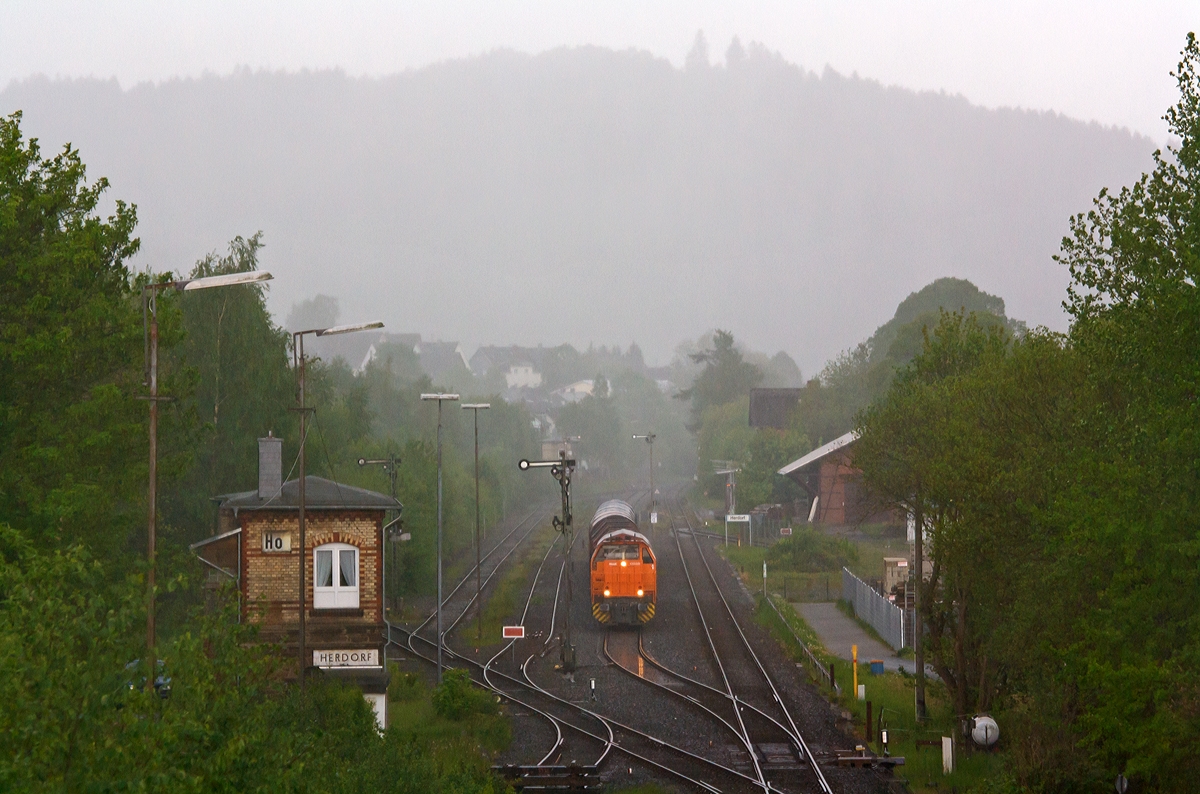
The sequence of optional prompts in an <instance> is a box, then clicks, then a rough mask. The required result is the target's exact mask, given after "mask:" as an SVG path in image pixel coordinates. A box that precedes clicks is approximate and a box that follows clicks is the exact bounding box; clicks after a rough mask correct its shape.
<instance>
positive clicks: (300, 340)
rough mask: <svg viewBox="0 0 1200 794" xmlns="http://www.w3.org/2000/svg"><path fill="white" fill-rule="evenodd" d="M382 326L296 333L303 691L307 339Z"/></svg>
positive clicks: (301, 671) (335, 328)
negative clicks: (298, 390)
mask: <svg viewBox="0 0 1200 794" xmlns="http://www.w3.org/2000/svg"><path fill="white" fill-rule="evenodd" d="M382 327H383V323H381V322H372V323H355V324H353V325H335V326H333V327H332V328H310V329H309V330H307V331H294V332H292V364H293V365H294V366H295V367H296V373H297V377H298V378H299V381H300V395H299V396H300V405H299V407H298V408H296V409H295V410H296V411H298V412H299V413H300V460H299V465H300V482H299V486H300V489H299V490H300V493H299V497H300V515H299V524H300V642H299V649H300V689H301V690H303V689H304V670H305V668H307V667H308V665H307V664H305V661H306V659H305V652H306V649H305V647H304V645H305V640H306V639H307V628H308V624H307V621H306V620H305V617H304V607H305V601H306V600H307V599H306V595H307V587H306V586H307V577H306V576H305V572H306V571H307V569H308V566H307V565H306V564H305V563H306V562H307V554H308V550H307V548H306V547H305V540H306V538H305V521H304V480H305V477H306V473H305V469H304V465H305V460H304V442H305V441H307V440H308V414H309V412H310V411H312V410H314V409H312V408H308V407H306V406H305V405H304V391H305V389H304V387H305V383H304V376H305V362H306V359H305V357H304V337H305V336H306V335H308V334H312V335H313V336H337V335H338V334H352V333H354V332H355V331H369V330H371V329H372V328H382Z"/></svg>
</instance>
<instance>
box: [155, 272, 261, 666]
mask: <svg viewBox="0 0 1200 794" xmlns="http://www.w3.org/2000/svg"><path fill="white" fill-rule="evenodd" d="M270 280H271V274H270V273H267V272H265V271H261V270H251V271H248V272H243V273H228V274H225V275H221V276H207V277H205V278H192V279H182V280H179V281H162V282H159V283H157V284H147V285H146V286H145V287H142V317H143V320H144V322H145V324H146V336H145V361H146V364H145V385H146V386H147V387H149V389H150V394H149V396H147V397H146V398H145V399H146V400H148V401H149V402H150V472H149V478H150V488H149V493H148V497H147V502H148V503H149V504H148V505H147V513H148V516H149V520H148V521H147V525H146V560H147V562H148V563H149V566H150V567H149V570H148V571H147V572H146V654H147V656H146V658H147V659H148V660H149V661H148V664H149V665H150V670H151V671H153V669H154V664H155V659H156V658H157V656H156V655H155V653H154V641H155V638H154V565H155V549H154V544H155V534H156V533H157V529H158V527H157V524H158V403H159V402H160V401H164V400H171V399H174V398H172V397H159V396H158V294H159V293H160V292H162V291H163V290H165V289H177V290H179V291H180V292H191V291H193V290H199V289H209V288H211V287H230V286H234V285H236V284H258V283H261V282H263V281H270ZM153 678H154V676H153V675H150V676H149V677H148V680H152V679H153Z"/></svg>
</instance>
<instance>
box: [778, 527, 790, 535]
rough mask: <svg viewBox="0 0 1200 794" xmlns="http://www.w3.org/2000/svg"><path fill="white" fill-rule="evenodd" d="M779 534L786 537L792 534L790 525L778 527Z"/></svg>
mask: <svg viewBox="0 0 1200 794" xmlns="http://www.w3.org/2000/svg"><path fill="white" fill-rule="evenodd" d="M779 534H780V535H783V536H784V537H787V536H788V535H790V534H792V528H791V527H780V528H779Z"/></svg>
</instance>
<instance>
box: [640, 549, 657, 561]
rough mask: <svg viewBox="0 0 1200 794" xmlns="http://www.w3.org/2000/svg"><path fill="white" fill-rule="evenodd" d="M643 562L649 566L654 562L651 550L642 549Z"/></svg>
mask: <svg viewBox="0 0 1200 794" xmlns="http://www.w3.org/2000/svg"><path fill="white" fill-rule="evenodd" d="M642 562H644V563H647V564H650V563H653V562H654V558H653V557H651V556H650V549H642Z"/></svg>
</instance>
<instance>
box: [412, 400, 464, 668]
mask: <svg viewBox="0 0 1200 794" xmlns="http://www.w3.org/2000/svg"><path fill="white" fill-rule="evenodd" d="M421 399H422V400H436V401H437V405H438V424H437V474H438V478H437V680H438V683H439V684H441V683H442V403H443V402H456V401H457V400H458V395H457V394H445V393H441V392H439V393H437V394H422V395H421Z"/></svg>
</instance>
